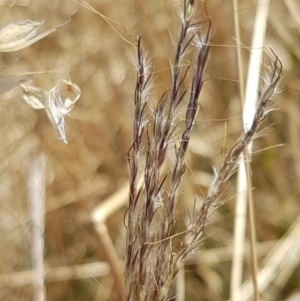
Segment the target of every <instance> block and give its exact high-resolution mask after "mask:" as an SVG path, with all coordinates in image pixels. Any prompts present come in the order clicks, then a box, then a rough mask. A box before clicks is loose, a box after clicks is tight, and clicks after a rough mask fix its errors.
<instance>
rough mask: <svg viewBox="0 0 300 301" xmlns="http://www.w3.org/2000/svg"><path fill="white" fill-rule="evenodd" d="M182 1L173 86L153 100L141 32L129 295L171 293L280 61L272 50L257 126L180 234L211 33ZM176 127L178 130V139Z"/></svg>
mask: <svg viewBox="0 0 300 301" xmlns="http://www.w3.org/2000/svg"><path fill="white" fill-rule="evenodd" d="M183 7H184V8H183V12H182V13H181V21H182V27H181V33H180V35H179V40H178V43H177V46H176V51H175V58H174V61H173V64H172V67H171V70H172V82H171V86H170V88H169V89H168V90H167V91H166V92H165V93H164V94H163V95H162V97H161V98H160V100H159V101H158V103H157V105H156V107H155V108H153V107H152V105H150V104H149V103H148V95H149V90H150V89H151V68H150V67H149V66H148V65H147V60H146V56H145V53H144V52H143V48H142V45H141V38H140V37H139V38H138V40H137V53H138V55H137V62H135V67H136V69H137V81H136V88H135V95H134V104H135V113H134V125H133V143H132V146H131V148H130V149H129V151H128V166H129V179H130V180H129V182H130V183H129V205H128V209H127V213H126V227H127V237H126V254H125V289H124V300H125V301H163V300H167V299H168V298H169V297H170V293H171V286H172V283H173V280H174V278H175V276H176V274H177V273H178V271H179V269H180V268H181V267H182V265H183V264H184V262H185V260H186V258H187V257H188V256H189V255H190V254H191V253H192V252H193V251H195V249H196V248H197V247H198V245H199V239H200V237H201V236H202V234H203V229H204V226H205V224H206V219H207V216H208V214H209V212H210V208H212V207H214V206H212V205H214V204H215V202H216V201H217V200H218V197H219V195H220V193H221V192H222V188H223V186H224V183H225V182H226V181H227V180H228V179H229V178H230V176H231V175H232V174H233V173H234V171H235V167H236V165H237V163H238V160H239V156H240V155H241V154H242V153H243V151H244V150H245V149H246V147H247V145H248V144H249V143H250V142H251V141H252V140H253V138H254V137H255V133H256V132H257V130H258V128H259V126H260V124H261V122H262V121H263V119H264V118H265V116H266V114H267V113H268V112H269V111H270V106H269V103H270V102H269V101H270V99H271V98H272V95H273V94H274V92H275V90H276V87H277V84H278V82H279V79H280V74H281V69H282V66H281V62H280V60H279V59H278V58H277V57H276V56H275V60H274V62H273V64H272V66H271V67H270V73H269V76H268V78H267V80H266V83H267V85H265V88H264V89H263V91H262V93H261V96H260V99H259V101H258V104H257V108H256V114H255V117H254V121H253V124H252V126H251V127H250V129H249V130H248V131H247V132H245V133H244V134H243V135H242V136H241V138H240V139H239V140H238V142H237V143H236V144H235V145H234V146H233V147H232V148H231V150H230V151H229V153H228V154H227V156H226V157H225V160H224V163H223V166H222V167H221V168H220V169H219V170H218V171H216V172H215V176H214V180H213V182H212V184H211V186H210V188H209V190H208V193H207V195H206V197H205V198H204V200H203V201H202V203H201V204H198V203H199V202H198V201H197V199H196V201H195V207H194V211H193V212H192V213H191V214H189V217H188V218H187V219H186V229H185V231H184V232H182V233H181V234H178V235H177V234H176V227H175V225H176V220H175V209H176V204H177V201H178V198H179V188H180V181H181V177H182V175H183V174H184V172H185V168H186V163H185V155H186V153H187V150H188V146H189V141H190V137H191V132H192V130H193V127H194V125H195V118H196V116H197V112H198V107H199V105H198V99H199V95H200V92H201V90H202V86H203V83H204V70H205V66H206V64H207V61H208V56H209V50H210V41H211V37H212V22H211V20H210V19H209V20H208V21H207V22H203V23H202V26H201V27H200V26H199V23H197V22H196V21H195V20H194V15H195V10H196V1H193V0H185V1H184V3H183ZM192 47H196V49H197V54H196V57H195V58H194V62H195V63H194V65H195V66H194V70H193V75H192V82H191V88H190V91H188V90H187V89H185V88H184V82H185V80H186V79H187V73H188V72H189V71H190V70H189V69H192V68H189V67H187V66H186V63H185V64H183V59H184V57H185V54H186V52H187V49H189V48H192ZM183 65H184V66H183ZM185 102H187V103H186V104H185ZM179 107H180V110H184V111H185V112H184V115H185V122H184V125H183V126H182V127H181V126H180V125H179V120H178V118H177V116H178V115H177V114H178V112H177V111H178V110H179ZM180 131H181V132H180ZM175 133H176V135H175ZM177 135H179V136H180V139H179V142H178V143H176V137H175V136H177ZM174 141H175V142H174ZM170 157H171V159H170ZM175 237H176V241H175ZM178 241H179V242H178Z"/></svg>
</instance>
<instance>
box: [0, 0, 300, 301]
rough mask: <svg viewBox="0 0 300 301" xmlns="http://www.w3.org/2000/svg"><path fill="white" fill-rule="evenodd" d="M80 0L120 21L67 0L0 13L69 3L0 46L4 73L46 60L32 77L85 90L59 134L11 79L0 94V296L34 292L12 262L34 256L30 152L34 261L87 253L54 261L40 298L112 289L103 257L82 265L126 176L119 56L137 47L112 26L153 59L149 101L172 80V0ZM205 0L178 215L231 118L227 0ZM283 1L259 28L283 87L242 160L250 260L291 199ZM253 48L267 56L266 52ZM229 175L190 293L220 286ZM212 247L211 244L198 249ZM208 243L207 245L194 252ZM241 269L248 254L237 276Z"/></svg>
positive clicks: (233, 99) (92, 253)
mask: <svg viewBox="0 0 300 301" xmlns="http://www.w3.org/2000/svg"><path fill="white" fill-rule="evenodd" d="M9 2H12V1H3V0H2V1H0V4H1V6H0V11H1V10H2V9H4V5H7V3H9ZM238 2H239V10H240V11H239V17H240V22H241V34H242V42H243V44H244V45H245V46H250V45H251V33H252V26H253V19H254V16H255V1H250V0H249V1H248V0H242V1H238ZM87 3H88V4H89V5H91V6H92V7H93V8H95V9H96V10H97V11H98V12H100V13H101V14H103V15H104V16H106V17H108V18H110V19H111V20H114V21H116V22H118V23H119V25H118V24H115V23H112V25H113V26H114V29H113V28H112V26H110V25H109V24H108V23H107V22H106V21H105V20H104V19H103V18H102V17H100V16H99V15H97V14H95V13H93V12H91V11H89V10H87V9H86V8H83V7H81V6H79V5H77V4H76V3H74V2H72V1H71V0H52V1H42V0H27V1H17V3H16V4H15V5H14V6H13V7H12V8H11V9H10V11H9V12H8V13H7V14H6V15H5V16H4V17H3V18H2V19H1V20H0V22H1V27H4V26H5V25H7V24H9V23H12V22H18V21H22V20H28V19H30V20H34V21H42V20H45V23H44V25H43V27H42V28H45V29H49V28H52V27H54V26H57V25H59V24H61V23H63V22H65V21H67V20H68V18H69V16H70V15H71V14H72V13H73V12H74V11H75V10H77V12H76V13H75V14H74V15H73V16H72V18H71V21H70V22H69V23H68V24H66V25H64V26H63V27H61V28H59V29H58V30H57V31H56V32H54V33H53V34H51V35H49V36H48V37H46V38H44V39H43V40H41V41H39V42H37V43H35V44H34V45H32V46H30V47H28V48H26V49H24V50H22V51H19V52H18V53H12V54H5V55H3V54H2V56H1V58H2V62H3V60H6V59H7V57H9V55H11V56H15V58H18V60H17V61H16V63H15V64H14V65H13V67H12V68H11V69H9V70H8V71H7V73H8V74H16V73H21V72H39V71H53V72H51V73H50V72H48V73H46V74H43V75H40V76H37V77H35V78H34V79H33V81H32V82H31V84H33V85H35V86H38V87H41V88H45V89H50V88H51V87H52V86H53V85H55V84H56V83H57V82H58V80H59V79H61V78H65V79H68V78H69V76H70V78H71V79H72V81H73V82H74V83H75V84H77V85H78V86H79V87H80V88H81V90H82V95H81V98H80V99H79V101H78V102H77V104H76V106H75V108H74V109H73V110H72V112H71V114H70V116H68V117H67V118H66V133H67V138H68V142H69V144H68V145H66V144H64V143H63V142H62V141H59V140H58V138H59V135H58V133H57V132H56V130H55V129H54V127H53V126H52V124H51V123H50V121H49V120H48V117H47V115H46V113H45V111H44V110H42V111H38V110H33V109H32V108H31V107H29V106H28V105H27V104H26V103H25V102H24V101H23V100H22V99H21V89H20V88H18V87H17V88H15V89H13V90H11V91H9V92H7V93H5V94H2V95H0V273H1V277H0V300H4V301H6V300H7V301H13V300H19V301H21V300H22V301H23V300H24V301H25V300H26V301H27V300H33V288H32V285H31V284H30V283H28V282H26V281H25V280H24V279H28V278H26V277H27V276H28V275H27V276H26V275H25V274H22V273H21V274H20V273H19V272H23V271H30V270H31V268H32V263H31V259H30V258H31V257H30V256H31V255H30V254H31V247H32V243H31V238H30V237H31V229H32V226H31V217H30V215H29V201H28V188H27V187H28V182H29V180H30V179H29V178H30V175H29V172H28V170H30V168H31V165H32V164H33V163H32V162H33V160H34V159H35V158H37V157H38V156H39V154H44V156H45V159H46V172H45V177H46V182H45V189H46V213H45V233H44V242H45V251H44V262H45V269H46V271H49V270H50V271H51V270H52V269H54V268H58V267H62V266H69V267H73V266H84V265H86V267H89V268H87V270H86V271H85V272H82V271H81V272H78V275H77V276H76V275H74V274H72V273H71V274H68V275H67V276H62V274H61V273H59V272H57V274H55V275H54V274H52V278H51V277H50V278H51V279H48V280H47V277H46V295H47V300H48V301H54V300H55V301H75V300H76V301H92V300H95V301H96V300H99V301H102V300H103V301H104V300H113V301H118V300H121V297H120V293H119V290H118V284H117V283H116V282H115V280H114V279H115V278H114V277H113V275H112V273H110V272H109V268H108V267H107V266H106V269H103V275H102V276H100V274H101V273H100V272H99V271H100V270H101V269H98V270H97V272H95V271H94V270H93V264H94V263H97V262H105V261H107V255H106V254H105V252H104V249H105V246H104V245H103V242H101V239H100V238H99V235H98V233H97V231H96V230H95V227H94V225H93V223H92V219H91V216H92V212H93V210H94V209H95V208H96V206H98V205H99V204H101V203H103V202H105V200H106V199H107V198H108V197H110V196H111V195H112V194H114V193H115V192H118V191H119V189H123V188H124V185H126V183H127V178H128V176H127V161H126V156H127V150H128V148H129V147H130V145H131V132H132V123H133V121H132V120H133V118H132V117H133V112H134V108H133V95H134V87H135V75H136V74H135V73H136V72H135V68H134V66H133V65H132V64H131V62H130V59H129V57H135V54H136V49H135V47H134V45H131V44H128V43H126V42H125V41H124V40H123V39H122V38H121V37H120V36H119V35H118V34H117V33H119V34H120V35H121V36H122V37H123V38H125V39H126V40H128V41H130V42H131V43H132V44H133V43H134V40H133V39H132V37H134V38H135V37H137V36H138V35H139V34H141V35H142V44H143V47H144V49H145V50H146V51H147V53H148V58H149V59H151V62H152V64H153V65H154V66H155V69H154V76H153V80H154V86H153V89H152V91H151V100H152V101H153V102H154V103H155V101H157V100H158V99H159V97H160V95H161V94H162V93H163V92H164V91H165V90H166V89H167V88H168V84H169V83H170V70H169V67H170V63H169V61H170V59H171V60H172V58H173V56H174V51H175V50H174V49H175V47H174V44H175V43H176V40H177V37H178V33H179V30H180V20H179V16H178V13H177V9H178V8H179V7H181V3H180V1H165V0H149V1H138V0H116V1H109V0H98V1H96V0H87ZM206 3H207V10H208V13H209V15H210V16H211V17H212V19H213V27H214V32H215V34H214V36H213V40H212V44H214V45H219V46H214V47H212V50H211V54H210V60H209V64H208V66H207V71H206V77H207V79H209V80H208V81H207V82H206V83H205V87H204V90H203V92H202V95H201V97H200V100H199V101H200V111H199V114H198V117H197V125H196V128H195V130H194V135H193V142H192V145H191V149H192V151H191V152H190V154H188V157H187V159H188V165H189V168H188V170H187V172H186V175H185V176H184V177H183V183H182V198H181V202H180V204H179V207H180V210H179V211H180V212H179V217H178V224H179V226H180V223H181V222H182V220H183V219H184V216H185V215H184V214H185V212H186V211H185V210H188V209H189V208H191V206H192V205H193V200H194V196H195V195H199V196H201V195H202V192H201V191H205V190H206V189H207V185H208V184H209V181H210V179H211V176H212V173H213V169H212V166H216V167H219V166H220V165H221V162H222V158H224V155H225V154H226V152H227V151H228V149H229V147H230V146H232V145H233V144H234V143H235V141H236V139H237V138H238V137H239V136H240V134H241V129H242V127H241V106H240V101H239V98H238V96H239V94H238V93H239V92H238V91H239V90H238V76H237V63H236V52H235V47H234V46H235V40H234V25H233V15H232V11H233V10H232V3H231V1H229V0H226V1H224V0H207V1H206ZM290 3H294V4H296V7H298V9H299V10H300V5H299V4H298V3H297V1H296V0H295V1H292V0H289V1H288V0H286V1H279V0H273V1H271V4H270V13H269V23H268V28H267V38H266V45H267V46H270V47H272V49H273V50H274V52H275V53H277V54H278V55H279V57H280V59H281V60H282V62H283V65H284V77H283V79H282V81H281V83H280V88H281V93H280V94H278V95H277V97H276V104H275V108H278V110H276V111H275V112H273V113H272V114H271V115H270V116H269V117H268V118H267V119H266V120H265V123H264V130H263V131H262V135H261V137H260V138H259V139H258V140H256V142H255V146H254V156H253V160H252V161H253V164H252V173H253V187H254V189H253V192H254V197H255V212H256V226H257V239H258V241H259V242H269V243H265V244H263V243H259V246H260V247H259V252H258V253H259V256H258V260H259V263H261V262H262V260H263V258H264V257H265V256H266V255H267V254H268V253H269V251H270V250H271V248H272V246H274V244H275V242H276V241H277V240H280V239H281V237H282V236H283V235H284V233H286V232H287V231H288V229H289V227H290V226H291V224H292V223H293V221H294V220H295V219H296V218H297V216H298V215H299V211H300V210H299V195H300V182H299V180H300V140H299V135H300V133H299V120H300V108H299V99H300V98H299V96H300V88H299V87H300V78H299V76H300V75H299V70H300V69H299V60H300V50H299V49H300V43H299V41H300V23H299V15H298V19H297V18H295V10H293V9H291V8H290V7H291V6H289V5H290ZM198 8H199V10H200V12H199V18H200V17H201V18H202V19H201V20H205V18H206V15H205V12H204V10H203V8H202V6H201V4H200V3H199V5H198ZM297 22H298V23H297ZM124 28H125V29H126V31H125V30H124ZM128 33H129V34H130V35H131V36H132V37H130V36H129V35H128ZM225 45H227V46H225ZM228 45H232V46H233V47H228ZM248 57H249V51H248V50H247V49H244V50H243V60H244V64H245V66H246V65H247V61H248ZM264 59H265V60H266V62H269V59H268V58H267V56H266V57H265V58H264ZM245 68H246V67H245ZM54 71H59V72H60V73H58V72H54ZM265 71H266V70H265ZM187 85H188V83H187ZM279 144H284V146H280V147H279V146H278V145H279ZM231 182H232V183H231V184H232V185H230V186H229V187H228V188H227V189H226V191H225V193H224V197H225V199H224V200H225V201H226V203H225V204H224V205H223V206H222V207H221V208H220V209H218V211H216V212H215V214H214V215H213V216H212V217H211V219H210V221H209V225H208V226H207V228H206V232H205V234H206V236H208V237H207V238H206V239H205V241H204V242H203V244H202V245H201V250H203V252H200V253H199V254H197V255H196V257H198V259H197V260H194V262H193V261H191V265H189V266H187V267H186V272H185V278H186V300H187V301H188V300H203V301H204V300H211V301H218V300H227V298H228V297H229V278H230V262H231V252H230V246H231V245H232V228H233V215H234V196H235V188H234V187H235V186H234V183H235V177H233V179H232V181H231ZM121 194H122V192H121ZM122 195H124V193H123V194H122ZM123 198H124V197H123ZM125 200H126V193H125ZM112 202H113V203H114V202H116V200H115V199H113V200H112ZM124 213H125V203H124V205H123V206H121V208H120V209H118V210H116V212H114V213H112V214H111V215H110V216H109V217H108V218H107V220H106V223H105V224H106V225H107V229H108V231H109V235H110V237H111V240H112V242H113V244H114V246H115V249H116V252H117V254H118V257H119V258H120V259H122V258H123V254H124V241H125V230H124V227H123V218H124ZM299 235H300V232H299ZM211 248H213V249H215V250H214V252H215V253H208V252H207V251H206V249H211ZM226 252H227V253H226ZM202 254H203V257H201V256H202ZM205 254H206V255H207V254H208V255H209V254H215V255H214V256H213V257H212V256H210V257H209V256H208V255H207V256H206V257H205ZM299 256H300V255H299ZM88 264H91V265H88ZM101 271H102V270H101ZM287 274H288V275H289V276H288V277H285V278H284V276H282V277H281V278H283V279H284V280H281V281H280V279H279V280H277V282H275V283H273V284H272V285H271V286H270V287H269V288H268V289H267V291H266V293H265V295H264V298H265V299H264V300H285V299H286V298H287V297H288V296H289V295H290V294H292V293H294V292H295V290H296V289H297V288H299V287H300V268H299V266H298V263H297V264H296V265H294V266H293V269H292V270H291V272H290V273H287ZM53 275H54V276H53ZM248 276H249V264H248V262H247V260H246V261H245V279H246V278H247V277H248ZM18 277H19V278H18ZM22 277H23V278H22ZM29 278H30V276H29ZM16 279H17V280H16ZM22 279H23V280H22ZM22 281H23V282H22ZM295 300H296V299H295Z"/></svg>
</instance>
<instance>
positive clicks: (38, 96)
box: [21, 85, 48, 110]
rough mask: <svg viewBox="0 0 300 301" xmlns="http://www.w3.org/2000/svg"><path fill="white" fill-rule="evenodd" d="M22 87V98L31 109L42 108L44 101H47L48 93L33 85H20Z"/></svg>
mask: <svg viewBox="0 0 300 301" xmlns="http://www.w3.org/2000/svg"><path fill="white" fill-rule="evenodd" d="M21 88H22V89H23V94H22V98H23V100H25V102H27V103H28V104H29V105H30V106H31V107H32V108H33V109H37V110H40V109H44V108H45V103H46V101H47V97H48V93H47V91H45V90H43V89H41V88H37V87H33V86H24V85H21Z"/></svg>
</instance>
